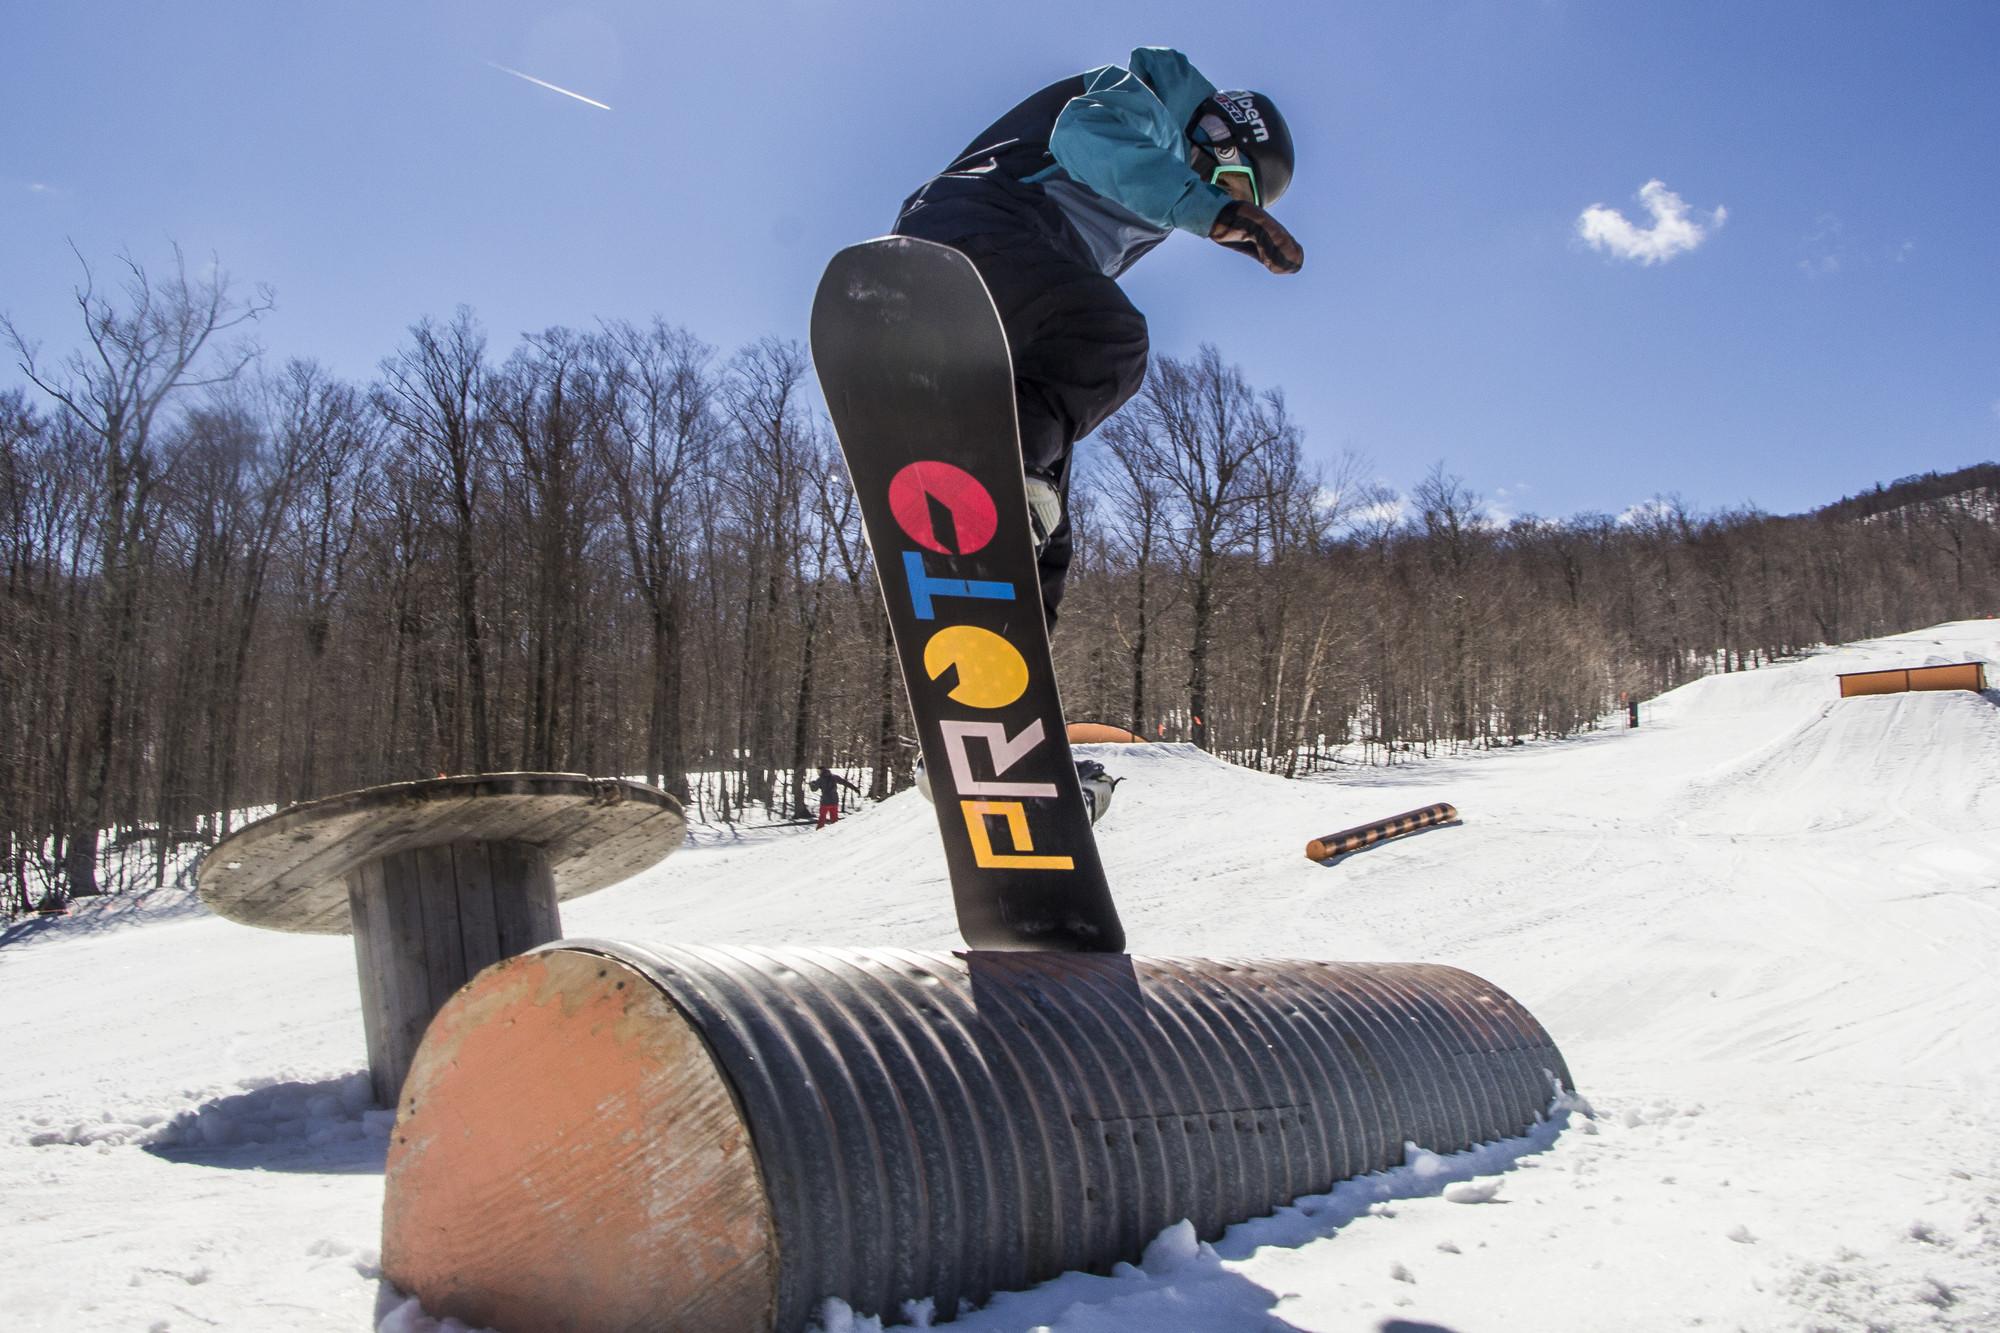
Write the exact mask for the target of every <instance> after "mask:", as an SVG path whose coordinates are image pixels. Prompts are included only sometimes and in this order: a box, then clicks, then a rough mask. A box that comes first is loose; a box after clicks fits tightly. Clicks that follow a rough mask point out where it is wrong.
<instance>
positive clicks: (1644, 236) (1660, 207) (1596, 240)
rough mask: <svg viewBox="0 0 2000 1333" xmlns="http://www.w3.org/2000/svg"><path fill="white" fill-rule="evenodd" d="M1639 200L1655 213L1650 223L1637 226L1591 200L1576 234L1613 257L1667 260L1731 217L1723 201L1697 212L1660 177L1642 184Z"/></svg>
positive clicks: (1691, 248) (1641, 261) (1646, 262)
mask: <svg viewBox="0 0 2000 1333" xmlns="http://www.w3.org/2000/svg"><path fill="white" fill-rule="evenodd" d="M1639 203H1640V204H1641V205H1643V206H1644V208H1645V210H1646V211H1647V212H1648V213H1650V214H1651V215H1652V219H1653V221H1652V225H1651V226H1646V227H1639V226H1634V225H1633V223H1632V221H1631V220H1630V219H1629V218H1627V217H1626V216H1625V215H1624V214H1623V213H1620V212H1619V211H1618V210H1617V209H1615V208H1606V207H1605V206H1604V205H1603V204H1592V205H1591V206H1590V207H1589V208H1586V209H1584V210H1583V212H1582V214H1581V215H1579V216H1578V218H1577V220H1576V234H1577V235H1578V236H1580V237H1582V238H1583V241H1584V243H1585V244H1586V245H1588V246H1590V248H1591V249H1593V250H1602V251H1604V252H1605V253H1607V254H1609V255H1611V256H1612V257H1613V258H1616V259H1630V260H1633V261H1635V262H1637V263H1640V264H1648V265H1651V264H1664V263H1666V262H1667V261H1668V260H1669V259H1672V258H1673V257H1674V256H1675V255H1684V254H1686V253H1687V252H1688V251H1690V250H1693V249H1694V248H1696V247H1697V246H1699V245H1700V244H1701V243H1702V242H1703V241H1706V240H1707V239H1708V237H1709V233H1710V232H1713V231H1715V230H1716V229H1718V228H1720V227H1721V226H1722V224H1723V222H1724V221H1726V220H1727V219H1728V217H1729V210H1728V209H1726V208H1724V207H1722V206H1721V205H1720V204H1718V205H1716V208H1715V211H1714V212H1712V213H1710V214H1708V215H1707V216H1706V217H1705V218H1703V217H1701V216H1700V215H1697V214H1696V213H1694V212H1693V211H1692V210H1690V209H1689V208H1688V206H1687V204H1686V203H1685V202H1683V201H1682V199H1681V197H1680V196H1679V195H1677V194H1675V193H1674V192H1673V191H1672V190H1669V189H1668V188H1667V187H1666V184H1665V183H1664V182H1662V181H1657V180H1651V181H1647V182H1646V183H1645V184H1644V185H1642V186H1640V187H1639Z"/></svg>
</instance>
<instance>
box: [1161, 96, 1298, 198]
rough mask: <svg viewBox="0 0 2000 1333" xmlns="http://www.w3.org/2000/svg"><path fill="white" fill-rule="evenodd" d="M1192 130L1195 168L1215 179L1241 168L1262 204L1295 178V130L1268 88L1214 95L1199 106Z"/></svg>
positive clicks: (1276, 194) (1280, 191) (1204, 177)
mask: <svg viewBox="0 0 2000 1333" xmlns="http://www.w3.org/2000/svg"><path fill="white" fill-rule="evenodd" d="M1187 135H1188V141H1189V142H1190V143H1192V144H1193V145H1194V149H1195V168H1196V170H1198V171H1200V172H1201V174H1202V177H1203V179H1205V180H1207V181H1208V182H1209V183H1210V184H1214V183H1215V181H1216V178H1217V177H1218V176H1222V175H1225V174H1227V173H1230V172H1240V173H1242V174H1244V175H1247V176H1249V177H1250V184H1251V187H1252V191H1253V194H1254V197H1255V199H1256V201H1257V203H1258V205H1259V206H1261V207H1269V206H1270V205H1272V204H1274V203H1276V202H1277V201H1278V196H1279V195H1281V194H1283V193H1284V192H1285V187H1287V186H1288V185H1290V184H1291V183H1292V131H1291V129H1290V127H1288V126H1287V125H1286V124H1285V118H1284V117H1283V116H1281V115H1279V114H1278V108H1277V107H1275V106H1273V105H1272V103H1271V99H1270V98H1268V97H1266V96H1264V94H1262V93H1249V92H1243V91H1242V90H1240V89H1233V90H1231V91H1228V92H1220V93H1217V94H1216V95H1215V96H1213V97H1211V98H1208V99H1207V100H1206V101H1204V102H1203V103H1202V104H1201V105H1200V106H1198V107H1196V108H1195V110H1194V117H1193V119H1191V120H1189V121H1188V127H1187Z"/></svg>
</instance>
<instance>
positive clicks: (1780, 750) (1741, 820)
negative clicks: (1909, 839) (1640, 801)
mask: <svg viewBox="0 0 2000 1333" xmlns="http://www.w3.org/2000/svg"><path fill="white" fill-rule="evenodd" d="M1681 814H1682V817H1683V818H1684V819H1687V820H1691V821H1699V822H1700V823H1701V824H1702V825H1703V826H1704V827H1705V828H1706V829H1707V830H1709V831H1712V832H1718V833H1738V834H1752V835H1774V834H1798V833H1823V832H1828V831H1831V830H1834V829H1847V828H1854V827H1864V828H1865V827H1867V826H1870V825H1878V826H1879V825H1886V824H1896V825H1907V824H1909V823H1916V824H1920V825H1929V826H1931V827H1934V828H1937V829H1939V830H1941V831H1945V832H1951V833H1974V832H1985V831H1992V830H1996V829H2000V707H1996V706H1995V705H1994V703H1993V702H1992V701H1991V700H1989V699H1987V698H1986V697H1985V696H1983V695H1978V694H1973V693H1971V692H1969V691H1964V690H1958V691H1936V692H1924V693H1914V694H1882V695H1866V696H1861V697H1857V698H1852V699H1836V700H1834V701H1832V702H1830V703H1827V704H1825V705H1824V706H1823V707H1822V708H1821V710H1820V711H1819V712H1818V713H1817V714H1816V715H1814V716H1813V717H1811V718H1810V719H1809V720H1807V721H1805V722H1803V723H1801V724H1800V725H1798V726H1797V727H1795V728H1794V729H1793V730H1791V731H1790V732H1789V733H1787V734H1786V735H1784V736H1782V737H1780V738H1779V739H1778V740H1776V741H1775V742H1773V743H1771V744H1769V745H1767V746H1765V747H1763V748H1762V749H1761V750H1758V751H1756V752H1754V753H1752V754H1750V755H1748V756H1746V757H1744V758H1742V759H1739V760H1736V761H1733V762H1731V763H1729V764H1726V765H1724V766H1723V767H1721V768H1720V769H1718V770H1717V771H1715V772H1712V773H1709V774H1705V775H1703V776H1701V777H1698V778H1696V779H1695V780H1694V781H1693V782H1691V783H1690V784H1689V786H1688V789H1687V795H1686V797H1685V808H1684V809H1683V810H1682V812H1681Z"/></svg>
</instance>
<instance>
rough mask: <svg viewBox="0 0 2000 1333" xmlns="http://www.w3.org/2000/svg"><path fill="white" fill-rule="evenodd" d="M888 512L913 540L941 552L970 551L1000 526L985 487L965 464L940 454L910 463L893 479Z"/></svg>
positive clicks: (964, 552) (949, 553) (980, 545)
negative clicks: (955, 464)
mask: <svg viewBox="0 0 2000 1333" xmlns="http://www.w3.org/2000/svg"><path fill="white" fill-rule="evenodd" d="M889 511H890V512H891V513H893V514H894V515H895V516H896V526H897V527H899V528H901V529H902V530H903V531H904V532H905V533H907V534H909V538H910V540H911V541H913V542H915V543H917V544H918V545H919V546H923V547H926V548H927V549H929V550H933V551H936V552H937V553H938V554H940V555H971V554H972V553H973V552H974V551H976V550H978V549H979V548H980V547H982V546H984V545H986V543H988V542H990V541H992V540H993V534H994V533H995V532H996V531H998V530H999V527H1000V515H999V512H998V511H997V510H995V509H994V507H993V497H992V496H991V495H988V494H987V493H986V488H985V487H984V486H981V485H980V484H979V483H978V481H976V480H975V479H974V478H973V475H972V474H971V473H970V472H967V471H966V470H965V469H964V468H961V467H953V466H952V465H951V464H950V463H940V462H938V461H937V460H936V459H924V460H922V461H920V462H916V463H911V464H910V465H908V466H907V467H905V468H904V469H903V470H902V471H900V472H898V473H897V474H896V475H895V476H894V477H892V478H891V479H890V481H889ZM940 519H943V520H944V521H943V522H942V523H940V522H939V520H940Z"/></svg>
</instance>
